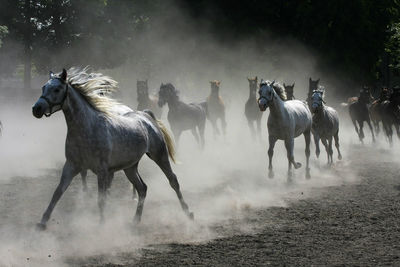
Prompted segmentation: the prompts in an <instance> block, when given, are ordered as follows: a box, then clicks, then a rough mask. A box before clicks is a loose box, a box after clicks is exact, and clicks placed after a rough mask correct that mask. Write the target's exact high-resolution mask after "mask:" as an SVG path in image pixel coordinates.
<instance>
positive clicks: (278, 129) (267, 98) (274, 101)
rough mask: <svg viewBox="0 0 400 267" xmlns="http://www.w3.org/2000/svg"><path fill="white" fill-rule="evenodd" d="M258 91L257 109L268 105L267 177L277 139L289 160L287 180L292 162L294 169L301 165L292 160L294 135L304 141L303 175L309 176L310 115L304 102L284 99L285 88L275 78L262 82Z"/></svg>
mask: <svg viewBox="0 0 400 267" xmlns="http://www.w3.org/2000/svg"><path fill="white" fill-rule="evenodd" d="M259 94H260V97H259V99H258V105H259V108H260V110H261V111H265V110H266V109H267V108H268V107H269V110H270V113H269V117H268V138H269V149H268V156H269V166H268V169H269V177H270V178H272V177H273V176H274V172H273V170H272V157H273V155H274V147H275V143H276V141H277V140H284V141H285V147H286V151H287V158H288V161H289V165H288V180H289V181H290V179H291V177H292V165H293V166H294V168H295V169H298V168H300V167H301V163H299V162H296V161H295V159H294V153H293V149H294V138H296V137H298V136H299V135H301V134H303V135H304V138H305V141H306V149H305V152H306V158H307V165H306V178H310V177H311V176H310V167H309V158H310V138H311V125H312V118H311V112H310V110H309V108H308V107H307V104H306V103H304V102H302V101H299V100H289V101H285V100H286V93H285V89H284V88H283V87H282V85H280V84H278V83H275V81H274V82H269V81H261V83H260V90H259Z"/></svg>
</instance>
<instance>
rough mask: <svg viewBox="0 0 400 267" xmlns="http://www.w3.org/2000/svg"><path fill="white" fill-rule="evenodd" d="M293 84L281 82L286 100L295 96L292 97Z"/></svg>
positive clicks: (293, 98)
mask: <svg viewBox="0 0 400 267" xmlns="http://www.w3.org/2000/svg"><path fill="white" fill-rule="evenodd" d="M294 84H295V83H293V84H292V85H289V84H285V83H283V87H285V91H286V100H295V99H296V98H295V97H294V90H293V89H294Z"/></svg>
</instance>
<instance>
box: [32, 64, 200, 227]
mask: <svg viewBox="0 0 400 267" xmlns="http://www.w3.org/2000/svg"><path fill="white" fill-rule="evenodd" d="M116 84H117V83H116V82H115V81H114V80H112V79H111V78H109V77H107V76H103V75H100V74H99V75H90V74H88V73H87V71H86V69H83V70H79V69H70V70H69V74H68V77H67V71H66V70H65V69H64V70H63V71H62V73H61V74H59V75H56V74H53V73H50V79H49V81H48V82H47V83H46V84H45V85H44V86H43V88H42V95H41V96H40V98H39V99H38V100H37V102H36V103H35V105H34V106H33V108H32V113H33V115H34V116H35V117H37V118H41V117H43V115H45V116H46V117H49V116H50V115H51V114H53V113H54V112H56V111H59V110H62V111H63V113H64V116H65V120H66V123H67V129H68V130H67V139H66V145H65V156H66V162H65V164H64V168H63V171H62V175H61V180H60V183H59V185H58V186H57V189H56V190H55V192H54V194H53V197H52V199H51V202H50V204H49V206H48V208H47V209H46V211H45V213H44V214H43V217H42V220H41V221H40V223H39V224H38V227H39V229H45V227H46V223H47V221H48V220H49V218H50V216H51V213H52V211H53V209H54V207H55V205H56V204H57V202H58V200H59V199H60V198H61V196H62V194H63V193H64V192H65V190H66V189H67V188H68V186H69V185H70V183H71V181H72V179H73V178H74V177H75V176H76V175H77V174H78V173H79V172H81V171H82V170H87V169H90V170H91V171H93V172H94V173H95V174H96V175H97V179H98V205H99V209H100V218H101V220H103V219H104V206H105V201H106V189H107V185H108V183H109V180H110V177H112V175H113V174H114V172H116V171H118V170H124V172H125V174H126V176H127V177H128V179H129V181H130V182H131V183H132V184H133V185H134V187H135V188H136V190H137V191H138V195H139V201H138V204H137V209H136V214H135V217H134V222H136V223H138V222H140V219H141V215H142V211H143V204H144V200H145V197H146V192H147V186H146V184H145V183H144V181H143V180H142V178H141V177H140V175H139V173H138V163H139V161H140V159H141V158H142V156H143V155H144V154H147V155H148V156H149V157H150V158H151V159H152V160H153V161H155V163H156V164H157V165H158V166H159V167H160V168H161V170H162V171H163V172H164V174H165V175H166V176H167V178H168V180H169V183H170V185H171V187H172V188H173V189H174V190H175V192H176V194H177V196H178V198H179V201H180V204H181V206H182V209H183V210H184V212H185V213H186V215H187V216H189V217H190V218H193V213H191V212H190V211H189V208H188V205H187V204H186V203H185V201H184V199H183V196H182V193H181V191H180V188H179V183H178V180H177V177H176V175H175V174H174V172H173V171H172V169H171V165H170V161H169V156H170V157H171V158H172V160H173V159H174V147H173V143H172V139H171V137H170V136H169V134H168V132H167V131H166V129H165V127H164V126H163V125H162V124H161V123H160V122H159V121H157V120H156V119H155V117H154V114H153V113H152V112H150V111H145V112H141V111H137V112H130V113H127V114H125V115H118V114H115V112H113V108H115V107H116V106H118V105H120V104H119V103H118V102H116V101H115V100H113V99H112V98H110V97H108V96H107V95H104V96H101V95H99V94H98V91H102V90H107V91H114V90H115V89H116Z"/></svg>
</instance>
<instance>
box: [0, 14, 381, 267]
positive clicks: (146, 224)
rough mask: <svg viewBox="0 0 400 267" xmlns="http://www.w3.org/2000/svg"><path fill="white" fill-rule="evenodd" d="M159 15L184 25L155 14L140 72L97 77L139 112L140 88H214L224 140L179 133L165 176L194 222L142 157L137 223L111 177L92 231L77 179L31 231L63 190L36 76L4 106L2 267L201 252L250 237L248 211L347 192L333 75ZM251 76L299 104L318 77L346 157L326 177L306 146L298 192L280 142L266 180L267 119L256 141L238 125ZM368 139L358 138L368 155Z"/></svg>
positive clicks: (277, 45) (300, 145)
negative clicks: (222, 112)
mask: <svg viewBox="0 0 400 267" xmlns="http://www.w3.org/2000/svg"><path fill="white" fill-rule="evenodd" d="M167 13H168V14H170V15H171V14H172V15H173V16H175V20H179V21H181V23H180V25H182V27H180V28H179V29H178V30H176V29H175V30H174V29H171V28H170V27H168V26H166V25H168V24H166V23H165V22H166V17H162V16H161V17H160V18H159V19H158V20H156V21H154V22H153V23H154V25H153V26H154V27H152V30H150V31H147V32H144V33H143V38H142V39H141V40H138V44H137V47H136V49H137V50H138V51H141V52H142V53H143V57H145V58H148V61H147V62H146V64H142V63H140V64H139V63H135V62H127V63H126V64H124V65H123V66H121V67H119V68H116V69H112V70H108V69H106V70H100V71H101V72H103V73H105V74H107V75H110V76H111V77H113V78H114V79H116V80H117V81H119V82H120V89H121V90H120V93H119V94H118V95H117V96H116V97H117V98H118V99H119V100H121V101H122V102H123V103H125V104H127V105H128V106H131V107H132V108H135V107H136V105H137V103H136V80H137V79H149V84H150V91H151V92H153V93H156V92H157V89H158V88H159V86H160V84H161V82H164V83H165V82H172V83H173V84H174V85H175V86H176V88H177V89H178V90H179V91H180V97H181V99H182V100H183V101H185V102H196V101H203V100H204V99H205V98H206V97H207V95H208V94H209V92H210V85H209V81H210V80H215V79H216V80H220V81H221V89H220V93H221V97H222V99H223V100H224V102H225V104H226V114H227V123H228V128H227V135H226V136H225V137H223V136H219V137H217V138H214V137H213V134H212V129H211V125H210V124H209V122H207V126H206V147H205V149H204V151H201V150H200V149H199V146H198V145H197V144H196V143H195V140H194V138H193V136H192V134H191V133H190V131H189V132H184V133H183V134H182V138H181V143H180V146H179V151H178V159H179V164H177V165H174V166H173V169H174V171H175V172H176V174H177V176H178V180H179V182H180V184H181V188H182V190H183V194H184V197H185V198H186V201H187V203H188V204H189V206H190V208H191V209H192V210H193V212H194V214H195V221H194V222H191V221H189V220H188V219H187V218H186V217H185V216H184V214H183V212H182V211H181V209H180V206H179V202H178V201H177V198H176V195H175V193H174V191H173V190H172V188H171V187H170V186H169V184H168V181H167V179H166V178H165V176H164V175H163V174H162V172H161V171H160V170H159V169H158V167H157V166H156V165H155V164H154V163H153V162H152V161H151V160H149V159H148V158H143V160H142V161H141V164H140V168H139V171H140V173H141V176H142V177H143V179H144V181H145V182H146V184H147V185H148V194H147V198H146V202H145V207H144V212H143V217H142V222H141V224H140V225H138V226H136V227H134V226H133V224H132V218H133V215H134V211H135V208H136V202H135V201H134V200H132V192H131V188H130V185H129V182H128V181H127V179H126V177H124V175H123V173H122V172H118V173H117V174H116V177H115V179H114V184H113V186H112V188H111V191H110V195H109V197H108V202H107V209H106V218H107V219H106V222H105V223H104V224H100V223H99V215H98V208H97V183H96V178H95V177H94V175H92V174H90V175H89V177H88V182H89V192H88V193H84V192H82V186H81V182H80V178H79V177H76V178H75V179H74V181H73V183H72V185H71V186H70V188H69V189H68V190H67V191H66V193H65V194H64V196H63V198H62V199H61V201H60V202H59V204H58V205H57V207H56V208H55V210H54V213H53V216H52V219H51V220H50V221H49V223H48V229H47V230H46V231H45V232H37V231H36V230H35V223H36V222H38V221H39V220H40V217H41V215H42V212H43V211H44V210H45V208H46V207H47V205H48V203H49V200H50V198H51V196H52V193H53V190H54V189H55V187H56V185H57V183H58V181H59V177H60V170H61V168H62V164H63V161H64V141H65V137H66V125H65V122H64V118H63V114H62V113H61V112H58V113H56V114H54V115H52V116H51V117H50V118H43V119H41V120H38V119H36V118H34V117H33V116H32V115H31V106H32V105H33V104H34V102H35V101H36V99H37V98H38V97H39V96H40V93H41V90H40V89H39V88H40V86H41V84H44V83H45V82H46V81H47V77H46V76H42V77H37V81H38V83H37V86H36V87H35V88H34V89H32V91H31V92H27V93H26V94H23V95H22V96H21V95H18V96H15V95H14V94H13V92H12V91H11V92H10V91H7V94H2V96H1V98H0V101H1V103H0V116H1V118H0V119H1V121H2V123H3V126H4V131H3V136H2V137H1V139H0V159H1V160H0V183H1V186H0V196H1V202H0V203H1V205H0V214H2V217H1V219H0V225H1V228H0V265H5V266H24V265H25V266H27V265H29V266H54V265H57V266H61V265H62V264H65V265H69V264H74V263H75V264H76V263H77V262H78V263H79V259H83V258H85V259H87V261H89V262H90V261H93V262H92V263H97V262H103V261H104V262H108V261H112V262H113V263H118V262H119V261H121V257H119V256H118V255H121V253H122V254H123V253H128V252H129V253H133V254H134V255H136V254H137V256H138V257H139V256H140V248H143V247H147V246H149V245H152V244H163V243H173V242H204V241H207V240H210V239H212V238H216V237H221V236H224V235H232V234H241V233H256V232H257V229H258V228H259V227H261V225H259V224H255V223H252V222H251V221H250V220H249V219H251V218H248V217H247V215H248V211H249V210H255V209H262V208H266V207H271V206H285V205H287V203H288V200H293V199H300V198H304V197H307V196H310V194H312V193H311V192H312V188H315V187H325V186H332V185H338V184H341V183H347V182H354V180H355V175H354V174H353V172H352V171H351V168H350V167H349V164H350V163H349V162H350V161H349V160H350V159H349V158H347V155H348V149H349V146H351V145H354V144H358V140H357V138H356V134H355V132H354V130H353V129H352V128H351V127H350V125H349V123H348V119H347V110H344V109H343V108H340V106H339V105H338V104H337V103H339V102H341V101H342V99H341V97H337V96H336V95H335V90H336V88H338V87H339V86H344V85H343V81H341V80H340V79H339V78H338V77H336V76H335V74H334V73H331V72H330V73H326V72H324V73H322V72H321V71H319V69H318V65H317V59H316V55H314V54H313V52H312V51H311V50H309V49H308V48H307V47H305V46H303V45H302V44H300V43H298V42H297V41H295V40H290V39H279V38H278V37H277V36H274V35H272V34H271V36H270V37H271V38H270V39H271V42H268V43H261V44H260V43H258V41H257V38H254V39H246V40H228V41H226V42H225V41H223V40H217V39H216V38H215V37H213V36H212V35H211V34H209V33H208V30H209V29H208V28H207V27H208V26H207V24H204V25H203V26H202V27H200V28H198V27H195V26H194V25H193V23H192V22H191V21H190V18H188V17H187V16H185V15H184V14H181V13H180V12H179V9H177V8H175V9H173V10H171V12H167ZM154 29H157V30H154ZM110 52H111V51H110ZM62 67H64V66H60V69H61V68H62ZM53 71H59V70H53ZM256 75H257V76H258V77H259V79H261V78H264V79H269V80H277V81H279V82H282V83H283V82H285V83H287V84H288V83H290V84H291V83H293V82H296V86H295V88H294V94H295V96H296V98H297V99H305V98H306V94H307V90H308V89H307V88H308V78H309V77H310V76H311V77H313V78H314V79H316V78H321V84H322V85H324V86H325V87H326V91H327V98H326V100H327V102H328V104H330V105H332V106H333V107H335V108H338V109H340V110H339V112H340V114H341V122H342V127H341V133H340V138H341V145H342V153H343V156H344V159H343V160H342V161H341V162H337V161H336V158H337V154H336V153H334V157H335V161H336V163H335V165H334V166H333V167H331V168H327V167H325V165H326V154H325V153H324V149H322V150H321V158H320V159H319V160H317V159H316V158H315V153H314V145H312V155H311V175H312V179H311V180H305V178H304V177H305V173H304V167H303V168H301V169H299V170H296V171H295V178H294V180H295V182H294V184H292V185H288V184H287V183H286V172H287V159H286V151H285V150H284V145H283V143H282V142H281V141H280V142H278V143H277V145H276V148H275V154H274V170H275V178H274V179H269V178H268V177H267V147H268V144H267V140H268V134H267V129H266V128H267V127H266V121H267V117H268V113H269V112H268V110H267V111H266V112H265V114H264V115H263V119H262V141H257V140H254V139H253V138H252V137H251V135H250V130H249V128H248V126H247V121H246V119H245V116H244V104H245V102H246V100H247V98H248V90H249V89H248V82H247V79H246V77H247V76H249V77H250V76H256ZM336 97H337V98H336ZM166 114H167V108H164V110H163V115H162V120H163V121H164V122H166V124H167V120H166ZM167 125H168V124H167ZM369 137H370V136H369V133H368V130H367V129H366V143H367V144H366V145H367V146H368V144H369V143H370V138H369ZM381 141H382V142H384V140H381ZM335 152H336V151H335ZM295 157H296V160H297V161H299V162H302V163H303V166H304V163H305V155H304V140H303V137H299V138H297V139H296V140H295Z"/></svg>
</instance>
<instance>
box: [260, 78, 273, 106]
mask: <svg viewBox="0 0 400 267" xmlns="http://www.w3.org/2000/svg"><path fill="white" fill-rule="evenodd" d="M274 83H275V81H273V82H268V81H264V80H261V83H260V89H259V91H258V93H259V95H260V97H259V98H258V107H259V109H260V110H261V111H265V110H266V109H267V108H268V107H269V106H270V104H271V102H272V101H273V99H274V96H275V91H274Z"/></svg>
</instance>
